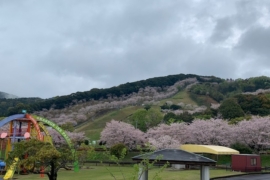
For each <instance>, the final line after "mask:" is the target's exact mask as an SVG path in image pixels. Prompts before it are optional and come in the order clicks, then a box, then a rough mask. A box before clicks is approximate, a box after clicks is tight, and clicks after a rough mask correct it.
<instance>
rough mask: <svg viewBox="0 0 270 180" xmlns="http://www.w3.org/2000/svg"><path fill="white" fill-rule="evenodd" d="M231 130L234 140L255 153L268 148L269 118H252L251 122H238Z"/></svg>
mask: <svg viewBox="0 0 270 180" xmlns="http://www.w3.org/2000/svg"><path fill="white" fill-rule="evenodd" d="M233 130H234V133H233V134H234V139H235V140H236V141H237V142H241V143H244V144H245V145H247V146H249V147H250V148H251V149H253V150H254V151H255V152H259V151H260V150H263V149H266V148H268V147H270V119H269V117H252V119H251V120H244V121H240V122H239V123H238V124H237V125H235V127H234V129H233Z"/></svg>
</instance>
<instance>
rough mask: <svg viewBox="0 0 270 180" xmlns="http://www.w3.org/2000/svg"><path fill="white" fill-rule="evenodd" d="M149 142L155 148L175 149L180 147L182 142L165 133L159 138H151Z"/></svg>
mask: <svg viewBox="0 0 270 180" xmlns="http://www.w3.org/2000/svg"><path fill="white" fill-rule="evenodd" d="M149 143H150V145H151V146H153V147H154V149H157V150H159V149H175V148H179V147H180V142H179V141H177V140H175V139H173V138H172V137H171V136H168V135H165V136H161V137H159V138H157V139H154V138H149Z"/></svg>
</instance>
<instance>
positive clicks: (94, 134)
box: [75, 91, 196, 140]
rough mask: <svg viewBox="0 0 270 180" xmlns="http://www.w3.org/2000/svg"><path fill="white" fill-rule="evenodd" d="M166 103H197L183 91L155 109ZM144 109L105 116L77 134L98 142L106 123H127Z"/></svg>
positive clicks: (78, 130)
mask: <svg viewBox="0 0 270 180" xmlns="http://www.w3.org/2000/svg"><path fill="white" fill-rule="evenodd" d="M166 101H172V102H173V103H174V104H177V103H180V102H183V103H185V104H192V105H195V104H196V103H195V102H194V101H192V100H191V99H190V98H189V96H188V93H187V92H186V91H181V92H179V93H177V94H176V95H174V96H172V97H171V98H168V99H164V100H162V101H160V103H159V105H157V106H153V108H159V106H160V105H162V104H164V103H165V102H166ZM140 108H143V107H142V106H128V107H125V108H123V109H118V110H114V111H111V112H109V113H107V114H105V115H104V116H102V117H99V118H97V119H95V120H94V121H91V122H89V123H85V124H84V125H82V126H80V127H78V128H76V129H75V132H85V134H86V136H87V137H89V138H90V139H91V140H98V139H99V138H100V132H101V131H102V130H103V128H104V127H105V125H106V123H107V122H109V121H111V120H112V119H115V120H121V121H125V120H126V119H127V117H128V116H130V115H132V114H133V113H134V112H135V111H136V110H137V109H140Z"/></svg>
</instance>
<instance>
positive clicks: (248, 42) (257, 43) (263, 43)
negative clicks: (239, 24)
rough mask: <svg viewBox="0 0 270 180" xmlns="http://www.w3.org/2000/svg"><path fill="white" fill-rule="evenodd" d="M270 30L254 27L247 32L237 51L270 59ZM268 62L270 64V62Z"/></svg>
mask: <svg viewBox="0 0 270 180" xmlns="http://www.w3.org/2000/svg"><path fill="white" fill-rule="evenodd" d="M269 47H270V28H263V27H254V28H251V29H249V30H248V31H247V32H245V33H244V34H243V35H242V36H241V38H240V40H239V43H238V45H237V47H236V48H237V49H238V50H241V51H242V52H246V53H247V54H250V53H254V54H257V55H258V56H261V57H265V58H266V57H270V51H269ZM267 62H269V63H270V61H269V60H267Z"/></svg>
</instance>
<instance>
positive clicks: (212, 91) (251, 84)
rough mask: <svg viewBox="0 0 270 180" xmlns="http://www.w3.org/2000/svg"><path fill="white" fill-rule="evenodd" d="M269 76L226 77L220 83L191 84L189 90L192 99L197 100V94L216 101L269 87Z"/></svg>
mask: <svg viewBox="0 0 270 180" xmlns="http://www.w3.org/2000/svg"><path fill="white" fill-rule="evenodd" d="M269 88H270V78H269V77H266V76H261V77H254V78H249V79H237V80H232V79H228V80H227V81H222V82H220V83H215V82H214V83H210V82H207V83H199V84H196V85H194V86H192V87H191V88H190V89H189V91H190V93H191V94H192V97H193V99H194V100H199V99H200V98H199V96H198V95H207V96H209V97H211V98H212V99H214V100H216V101H217V102H221V101H222V100H224V99H226V98H229V97H233V96H234V95H237V94H241V93H243V92H254V91H256V90H258V89H269ZM196 95H197V96H196ZM199 103H202V102H199Z"/></svg>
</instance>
